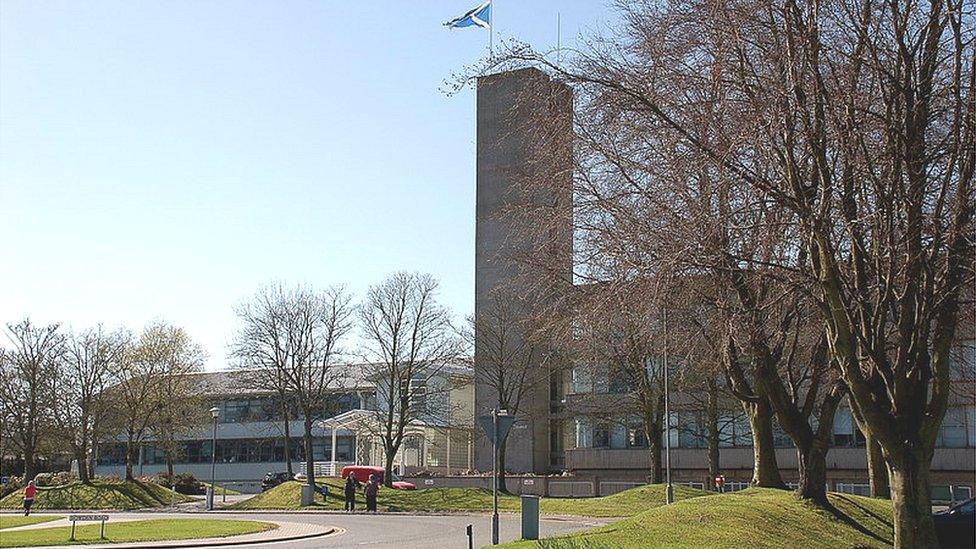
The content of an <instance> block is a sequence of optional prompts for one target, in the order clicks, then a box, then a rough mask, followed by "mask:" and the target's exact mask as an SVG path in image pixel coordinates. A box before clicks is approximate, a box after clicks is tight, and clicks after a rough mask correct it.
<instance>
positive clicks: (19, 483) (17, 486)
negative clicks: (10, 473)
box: [0, 477, 24, 499]
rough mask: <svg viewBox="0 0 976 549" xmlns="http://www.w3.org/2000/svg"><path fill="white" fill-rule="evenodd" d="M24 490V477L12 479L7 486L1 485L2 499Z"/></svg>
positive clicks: (0, 496) (8, 480)
mask: <svg viewBox="0 0 976 549" xmlns="http://www.w3.org/2000/svg"><path fill="white" fill-rule="evenodd" d="M23 488H24V477H10V478H9V479H7V483H6V484H2V485H0V499H2V498H5V497H7V494H12V493H14V492H16V491H18V490H22V489H23Z"/></svg>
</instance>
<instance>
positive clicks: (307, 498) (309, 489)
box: [301, 484, 315, 507]
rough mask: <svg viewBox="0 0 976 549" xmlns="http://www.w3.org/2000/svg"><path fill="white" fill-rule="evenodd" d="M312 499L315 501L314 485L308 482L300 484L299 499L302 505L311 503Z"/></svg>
mask: <svg viewBox="0 0 976 549" xmlns="http://www.w3.org/2000/svg"><path fill="white" fill-rule="evenodd" d="M314 501H315V487H314V486H309V485H308V484H302V499H301V505H302V507H305V506H307V505H311V504H312V503H313V502H314Z"/></svg>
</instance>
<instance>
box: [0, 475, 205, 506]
mask: <svg viewBox="0 0 976 549" xmlns="http://www.w3.org/2000/svg"><path fill="white" fill-rule="evenodd" d="M23 498H24V496H23V491H17V492H14V493H12V494H8V495H7V497H5V498H3V499H0V509H22V508H23ZM172 501H173V493H172V492H171V491H170V490H168V489H166V488H164V487H162V486H160V485H158V484H155V483H152V482H139V481H133V480H130V481H117V480H115V481H113V480H93V481H91V483H90V484H84V483H82V482H72V483H71V484H66V485H64V486H54V487H51V488H38V489H37V496H36V497H35V498H34V509H122V510H124V509H141V508H144V507H163V506H166V505H169V504H170V503H171V502H172ZM175 501H176V503H185V502H187V501H193V500H192V499H191V498H189V497H187V496H184V495H182V494H176V498H175Z"/></svg>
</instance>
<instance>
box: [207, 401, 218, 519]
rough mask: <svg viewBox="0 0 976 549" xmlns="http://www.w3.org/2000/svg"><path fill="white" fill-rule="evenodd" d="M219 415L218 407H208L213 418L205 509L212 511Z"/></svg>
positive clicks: (215, 479) (215, 478) (215, 480)
mask: <svg viewBox="0 0 976 549" xmlns="http://www.w3.org/2000/svg"><path fill="white" fill-rule="evenodd" d="M219 416H220V408H217V407H216V406H214V407H213V408H211V409H210V417H212V418H213V440H212V441H211V443H210V489H209V490H207V510H208V511H213V507H214V490H215V488H216V484H215V483H216V482H217V418H218V417H219Z"/></svg>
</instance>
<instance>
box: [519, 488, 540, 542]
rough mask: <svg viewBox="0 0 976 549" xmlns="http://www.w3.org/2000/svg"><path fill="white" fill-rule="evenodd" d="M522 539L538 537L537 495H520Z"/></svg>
mask: <svg viewBox="0 0 976 549" xmlns="http://www.w3.org/2000/svg"><path fill="white" fill-rule="evenodd" d="M522 539H539V496H529V495H523V496H522Z"/></svg>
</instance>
